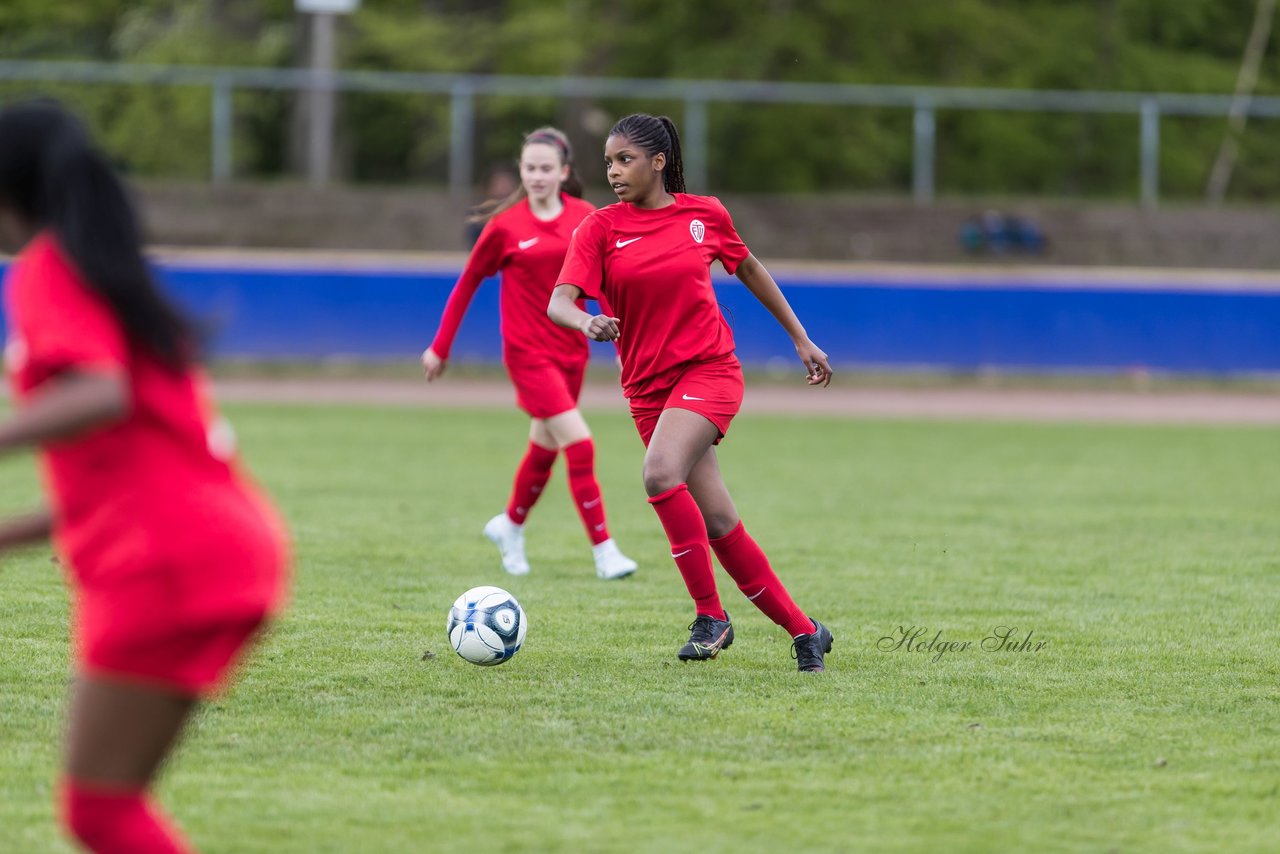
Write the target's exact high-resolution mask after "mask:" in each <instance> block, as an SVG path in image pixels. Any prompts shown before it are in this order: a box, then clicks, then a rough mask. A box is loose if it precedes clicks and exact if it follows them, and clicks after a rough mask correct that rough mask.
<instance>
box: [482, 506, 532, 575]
mask: <svg viewBox="0 0 1280 854" xmlns="http://www.w3.org/2000/svg"><path fill="white" fill-rule="evenodd" d="M484 535H485V536H486V537H488V538H489V539H490V540H492V541H493V544H494V545H495V546H497V547H498V552H499V554H501V555H502V568H503V569H505V570H506V571H507V572H509V573H511V574H512V575H528V574H529V561H528V559H527V558H525V556H524V525H517V524H516V523H515V522H512V521H511V517H510V516H508V515H507V514H506V511H503V512H502V513H499V514H498V515H497V516H494V517H493V518H492V519H490V520H489V521H488V523H486V524H485V526H484Z"/></svg>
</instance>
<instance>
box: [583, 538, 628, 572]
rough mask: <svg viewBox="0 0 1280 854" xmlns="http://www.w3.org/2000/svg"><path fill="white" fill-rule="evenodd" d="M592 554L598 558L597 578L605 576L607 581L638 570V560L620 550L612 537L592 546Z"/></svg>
mask: <svg viewBox="0 0 1280 854" xmlns="http://www.w3.org/2000/svg"><path fill="white" fill-rule="evenodd" d="M591 554H592V555H593V556H594V557H595V559H596V577H597V578H603V579H605V580H606V581H609V580H612V579H615V578H626V577H627V576H628V575H630V574H631V573H633V572H635V571H636V562H635V561H634V560H632V559H631V558H629V557H627V556H626V555H624V554H623V553H622V552H620V551H618V544H617V543H615V542H614V541H613V540H612V539H608V540H605V541H604V542H603V543H601V544H600V545H598V546H592V547H591Z"/></svg>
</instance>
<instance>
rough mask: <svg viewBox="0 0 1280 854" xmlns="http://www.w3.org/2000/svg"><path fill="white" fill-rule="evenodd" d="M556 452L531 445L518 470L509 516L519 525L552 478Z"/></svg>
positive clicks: (508, 503)
mask: <svg viewBox="0 0 1280 854" xmlns="http://www.w3.org/2000/svg"><path fill="white" fill-rule="evenodd" d="M556 453H557V452H556V451H555V450H554V449H552V448H544V447H542V446H541V445H537V444H534V443H533V442H530V443H529V450H528V451H527V452H525V455H524V459H523V460H521V461H520V468H518V469H516V479H515V483H513V484H512V485H511V500H510V501H508V502H507V516H508V518H510V519H511V521H512V522H515V523H516V524H517V525H523V524H524V520H525V518H526V517H528V515H529V511H530V510H532V509H533V505H535V504H537V503H538V498H539V497H540V496H541V495H542V490H543V488H544V487H545V486H546V485H547V480H548V479H549V478H550V477H551V466H552V465H553V464H554V463H555V461H556Z"/></svg>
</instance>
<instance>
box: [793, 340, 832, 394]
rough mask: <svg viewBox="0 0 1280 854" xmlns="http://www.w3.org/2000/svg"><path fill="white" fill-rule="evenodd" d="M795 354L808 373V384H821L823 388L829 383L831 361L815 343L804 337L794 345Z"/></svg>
mask: <svg viewBox="0 0 1280 854" xmlns="http://www.w3.org/2000/svg"><path fill="white" fill-rule="evenodd" d="M796 355H797V356H799V357H800V361H801V362H804V369H805V370H806V371H807V372H808V374H809V376H808V378H807V381H808V383H809V385H821V386H822V387H823V388H826V387H827V386H829V385H831V362H829V361H828V360H827V354H826V353H824V352H822V351H821V350H819V349H818V345H817V344H814V343H813V342H812V341H809V340H808V339H806V340H805V341H803V342H801V343H799V344H797V345H796Z"/></svg>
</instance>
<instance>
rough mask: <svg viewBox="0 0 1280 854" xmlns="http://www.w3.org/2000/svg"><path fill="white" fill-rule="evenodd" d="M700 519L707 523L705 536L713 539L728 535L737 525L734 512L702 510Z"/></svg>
mask: <svg viewBox="0 0 1280 854" xmlns="http://www.w3.org/2000/svg"><path fill="white" fill-rule="evenodd" d="M702 519H703V521H704V522H706V523H707V536H708V537H710V538H711V539H713V540H717V539H719V538H721V537H727V536H729V535H730V534H732V533H733V529H734V528H736V527H738V517H737V515H736V514H734V513H720V512H717V511H714V510H712V511H710V512H708V511H706V510H703V511H702Z"/></svg>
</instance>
